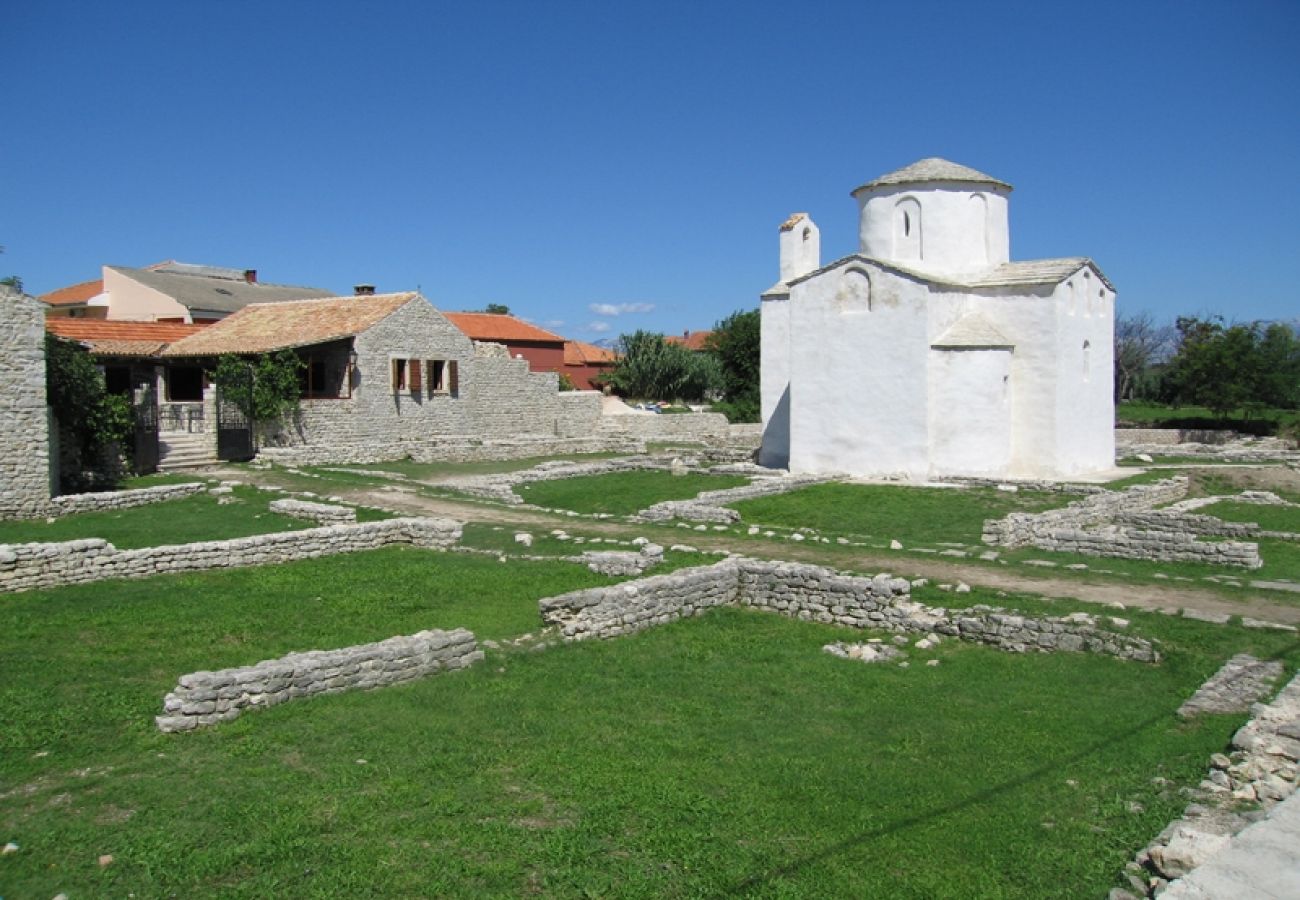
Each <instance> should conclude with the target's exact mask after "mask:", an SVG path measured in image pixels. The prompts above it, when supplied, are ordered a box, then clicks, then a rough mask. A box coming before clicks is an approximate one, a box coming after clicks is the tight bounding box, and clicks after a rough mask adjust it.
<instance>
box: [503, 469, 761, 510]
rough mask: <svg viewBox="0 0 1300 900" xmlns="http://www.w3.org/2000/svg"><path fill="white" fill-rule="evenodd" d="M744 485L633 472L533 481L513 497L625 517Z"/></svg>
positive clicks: (731, 479) (720, 478)
mask: <svg viewBox="0 0 1300 900" xmlns="http://www.w3.org/2000/svg"><path fill="white" fill-rule="evenodd" d="M748 483H749V479H748V478H743V477H741V476H739V475H701V474H698V473H694V472H692V473H689V474H686V475H673V474H672V473H671V472H653V471H636V472H614V473H611V474H609V475H590V476H587V477H583V478H559V479H556V480H554V481H536V482H533V483H532V484H521V485H520V486H519V487H517V488H515V493H517V494H518V495H519V496H520V497H523V498H524V501H525V502H526V503H531V504H533V505H534V506H543V507H546V508H548V509H570V510H573V511H574V512H580V513H610V514H613V515H624V516H626V515H631V514H632V513H635V512H638V511H640V510H642V509H645V508H646V507H647V506H652V505H653V504H655V503H659V502H660V501H662V500H686V499H688V498H690V497H694V496H696V495H697V494H700V493H702V492H704V491H720V490H723V489H724V488H732V487H739V486H740V485H742V484H748Z"/></svg>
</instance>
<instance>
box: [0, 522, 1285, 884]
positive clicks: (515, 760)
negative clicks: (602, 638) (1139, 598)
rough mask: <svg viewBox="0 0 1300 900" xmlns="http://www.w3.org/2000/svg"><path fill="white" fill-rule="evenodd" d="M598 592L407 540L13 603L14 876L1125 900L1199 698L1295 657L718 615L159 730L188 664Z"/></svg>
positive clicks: (3, 822) (6, 694)
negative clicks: (952, 636) (904, 637)
mask: <svg viewBox="0 0 1300 900" xmlns="http://www.w3.org/2000/svg"><path fill="white" fill-rule="evenodd" d="M608 581H609V579H602V578H600V577H599V576H595V575H592V574H591V573H589V572H586V571H585V570H584V569H582V568H581V567H577V566H573V565H571V564H563V563H546V562H536V563H519V562H516V563H510V564H505V565H503V564H500V563H497V562H496V561H495V560H492V559H489V558H479V557H466V556H463V555H458V554H438V553H430V552H427V551H419V550H414V549H410V548H402V549H397V548H393V549H389V550H383V551H377V552H375V553H369V554H361V555H356V556H348V557H334V558H330V559H321V560H312V561H305V562H301V563H295V564H291V565H286V566H281V567H275V568H262V569H245V570H236V571H229V572H223V573H206V574H203V575H191V576H182V577H173V578H159V579H151V580H147V581H139V582H113V583H104V584H99V585H91V586H86V587H79V588H63V589H59V590H52V591H42V592H33V593H31V594H22V595H14V596H11V597H6V598H5V600H4V603H3V604H0V717H2V718H3V721H4V722H5V728H4V729H3V730H0V836H2V837H3V839H4V840H12V841H13V842H14V843H16V844H18V845H19V846H20V848H21V849H20V851H19V852H18V853H17V854H12V855H9V856H6V857H5V858H4V860H3V861H2V862H0V885H3V888H4V895H5V896H14V897H26V896H36V897H42V896H46V897H47V896H53V895H54V894H56V893H58V892H60V891H64V892H67V893H68V894H69V896H72V897H76V896H105V895H106V896H124V895H126V894H128V893H134V894H135V895H136V896H138V897H154V896H169V895H178V896H186V897H202V896H236V897H267V896H301V897H313V896H319V897H334V896H342V895H346V896H376V897H381V896H382V897H390V896H502V897H513V896H519V895H521V894H540V895H544V896H566V897H567V896H627V897H661V896H677V897H685V896H702V895H716V894H735V895H743V896H772V897H777V896H876V897H927V898H930V897H963V898H967V897H1033V898H1038V897H1076V896H1103V895H1104V894H1105V892H1106V891H1107V890H1108V889H1109V888H1110V887H1111V886H1112V885H1113V884H1115V883H1116V879H1117V877H1118V875H1119V873H1120V871H1121V869H1122V866H1123V864H1124V862H1125V861H1127V860H1128V859H1129V858H1131V856H1132V854H1133V852H1134V851H1135V850H1136V849H1137V848H1139V847H1141V846H1142V845H1143V844H1145V843H1146V842H1147V841H1148V840H1150V838H1151V837H1152V836H1154V835H1155V834H1156V833H1157V832H1158V831H1159V830H1160V829H1161V828H1162V827H1163V826H1164V824H1165V823H1166V822H1167V821H1169V819H1170V818H1171V817H1173V816H1174V815H1175V814H1177V813H1178V812H1179V811H1180V810H1181V808H1182V806H1183V804H1184V803H1185V802H1186V798H1185V797H1184V796H1182V795H1181V794H1180V793H1179V792H1178V790H1177V787H1178V786H1180V785H1186V784H1191V783H1194V782H1196V781H1197V780H1198V779H1199V778H1200V777H1201V775H1202V774H1203V772H1204V769H1205V766H1206V763H1207V759H1208V756H1209V754H1210V753H1212V752H1214V751H1217V750H1220V749H1222V748H1223V746H1224V745H1225V742H1226V741H1227V740H1228V738H1229V737H1230V735H1231V734H1232V732H1233V730H1234V729H1235V728H1236V727H1238V725H1239V724H1240V722H1241V721H1242V719H1243V717H1214V718H1210V719H1207V720H1203V721H1200V722H1195V723H1190V724H1188V723H1182V722H1180V721H1178V720H1177V719H1176V717H1175V716H1174V715H1173V711H1174V709H1175V708H1176V707H1177V706H1178V704H1179V703H1180V702H1181V701H1182V700H1183V699H1185V697H1186V696H1187V695H1189V694H1190V693H1191V692H1192V691H1193V690H1194V689H1195V687H1196V686H1197V685H1198V684H1199V683H1200V682H1201V681H1202V680H1203V679H1204V678H1205V677H1206V676H1207V675H1208V674H1210V673H1211V672H1213V671H1214V669H1215V668H1217V666H1218V665H1219V664H1220V663H1221V662H1222V660H1223V659H1225V658H1226V657H1227V656H1229V655H1231V653H1233V652H1236V651H1237V650H1240V649H1246V648H1250V649H1253V650H1254V651H1255V652H1257V653H1260V654H1263V655H1271V654H1276V653H1278V652H1283V651H1285V652H1289V653H1290V654H1291V657H1292V659H1291V661H1292V663H1294V659H1293V657H1294V654H1295V650H1294V647H1291V644H1292V643H1293V642H1292V641H1291V639H1290V637H1289V636H1285V635H1274V634H1268V633H1260V632H1247V631H1245V630H1242V629H1231V628H1214V627H1211V626H1207V625H1204V624H1203V623H1194V622H1186V621H1177V620H1166V619H1164V618H1163V617H1157V616H1138V617H1136V618H1135V622H1134V625H1133V626H1131V627H1133V628H1142V629H1144V631H1143V633H1152V634H1156V635H1157V636H1159V637H1161V638H1162V639H1163V640H1164V645H1163V647H1162V649H1163V650H1164V651H1165V653H1166V655H1167V659H1166V661H1165V662H1164V663H1162V664H1161V665H1159V666H1144V665H1137V664H1132V663H1123V662H1120V661H1117V660H1114V659H1109V658H1100V657H1092V656H1086V655H1082V654H1060V655H1054V656H1040V655H1026V656H1016V655H1011V654H1003V653H998V652H996V651H992V650H985V649H982V648H978V647H971V646H966V645H960V644H958V643H956V642H952V641H949V642H946V643H944V644H941V645H940V647H939V648H938V649H937V650H934V651H930V652H928V653H925V654H922V653H920V652H919V651H914V658H913V664H912V666H911V667H910V668H906V669H903V668H898V667H897V666H877V667H873V666H864V665H861V664H857V663H852V662H849V661H846V660H840V659H835V658H833V657H831V656H829V655H827V654H825V653H823V652H821V649H820V648H821V645H822V644H824V643H826V642H827V641H830V640H837V639H846V638H850V639H851V638H852V637H853V636H854V635H856V634H858V633H857V632H851V631H847V630H845V629H837V628H831V627H827V626H819V625H813V624H809V623H801V622H796V621H792V620H788V619H784V618H782V617H779V616H775V615H770V614H763V613H757V612H750V611H742V610H718V611H715V612H713V613H711V614H710V615H708V616H706V617H704V618H701V619H697V620H692V621H688V622H682V623H678V624H675V625H671V626H666V627H663V628H660V629H657V630H654V631H650V632H646V633H643V634H641V635H638V636H634V637H630V638H624V639H619V640H615V641H608V642H593V643H584V644H580V645H573V646H562V647H556V648H552V649H550V650H547V651H545V652H542V653H532V652H514V653H501V652H495V653H492V654H491V655H490V657H489V660H488V661H487V663H486V664H482V665H480V666H478V667H476V668H475V669H473V670H471V671H469V672H464V673H458V674H454V675H450V676H444V677H437V678H431V679H427V680H424V681H421V682H417V683H414V684H411V685H406V686H402V687H395V688H388V689H384V690H379V691H373V692H364V693H352V694H342V695H337V696H332V697H321V698H316V699H312V700H306V701H301V702H296V703H288V704H284V705H282V706H278V707H275V708H274V709H271V710H266V711H260V712H253V713H248V714H246V715H245V716H243V717H241V718H240V719H239V720H237V721H236V722H233V723H229V724H227V725H223V726H220V727H217V728H214V729H209V730H205V731H201V732H195V733H192V734H179V735H162V734H159V733H158V732H157V731H156V730H155V729H154V727H153V725H152V716H153V715H154V714H155V713H157V712H158V710H159V708H160V704H161V697H162V694H163V693H164V692H165V691H166V690H168V689H169V688H170V687H171V686H172V684H173V683H174V681H175V679H176V677H177V676H178V675H179V674H181V673H184V672H188V671H192V670H195V669H200V668H216V667H220V666H228V665H237V664H243V663H248V662H253V661H255V660H258V659H262V658H267V657H272V656H276V655H279V654H281V653H284V652H286V651H288V650H295V649H304V648H306V647H332V646H341V645H345V644H348V643H356V642H360V641H368V640H375V639H378V638H382V637H386V636H388V635H390V634H397V633H409V632H412V631H415V630H418V629H420V628H427V627H452V626H456V625H463V626H467V627H470V628H471V629H473V630H474V631H475V632H476V633H477V634H479V636H480V637H504V636H507V635H510V634H517V633H519V632H522V631H529V630H534V629H535V628H536V626H537V612H536V600H537V598H539V597H541V596H545V595H546V594H548V593H556V592H559V591H561V590H564V589H569V588H574V587H578V586H582V585H587V584H596V583H608ZM1288 647H1291V649H1290V650H1287V648H1288ZM927 657H934V658H938V659H940V660H941V664H940V665H939V666H938V667H936V668H930V667H927V666H925V665H922V661H923V659H925V658H927ZM1158 777H1159V778H1168V779H1171V780H1172V781H1173V782H1174V784H1173V785H1167V786H1162V785H1161V784H1158V783H1154V782H1153V779H1155V778H1158ZM1131 804H1137V805H1136V806H1133V805H1131ZM101 854H111V855H112V856H113V862H112V864H111V865H108V866H106V867H102V868H101V867H100V866H99V865H97V863H96V860H97V858H98V857H99V856H100V855H101Z"/></svg>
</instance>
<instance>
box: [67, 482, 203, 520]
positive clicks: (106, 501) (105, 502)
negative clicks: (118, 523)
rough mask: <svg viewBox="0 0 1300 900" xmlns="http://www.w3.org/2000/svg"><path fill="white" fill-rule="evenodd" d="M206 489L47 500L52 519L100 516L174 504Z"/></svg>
mask: <svg viewBox="0 0 1300 900" xmlns="http://www.w3.org/2000/svg"><path fill="white" fill-rule="evenodd" d="M206 489H207V485H206V484H204V483H203V482H201V481H190V482H186V483H185V484H160V485H157V486H155V487H147V488H137V489H135V490H131V491H96V492H94V493H91V494H63V495H62V496H59V497H51V498H50V506H51V510H50V511H51V513H52V514H53V515H56V516H70V515H73V514H74V513H85V512H101V511H103V510H106V509H130V508H131V507H133V506H147V505H149V504H150V503H162V502H163V501H165V500H177V499H179V498H181V497H189V496H191V495H193V494H198V493H202V492H203V491H204V490H206Z"/></svg>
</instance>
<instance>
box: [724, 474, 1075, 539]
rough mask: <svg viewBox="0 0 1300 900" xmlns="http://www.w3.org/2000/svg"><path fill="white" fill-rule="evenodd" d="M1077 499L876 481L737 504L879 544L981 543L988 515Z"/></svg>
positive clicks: (750, 512)
mask: <svg viewBox="0 0 1300 900" xmlns="http://www.w3.org/2000/svg"><path fill="white" fill-rule="evenodd" d="M1077 499H1079V498H1078V497H1077V496H1075V495H1073V494H1056V493H1045V492H1041V491H1025V490H1022V491H1016V492H1014V493H1013V492H1009V491H999V490H996V489H994V488H922V487H903V486H894V485H875V484H814V485H811V486H809V487H805V488H801V489H799V490H797V491H791V492H789V493H786V494H778V495H776V496H773V497H759V498H757V499H754V500H744V501H741V502H739V503H733V504H731V506H733V507H735V508H736V509H737V510H739V512H740V516H741V519H742V521H744V522H745V523H747V524H754V525H760V526H762V525H776V526H781V527H784V528H815V529H817V530H818V531H822V532H826V533H828V534H833V535H841V536H844V537H854V536H856V537H859V538H870V539H873V540H874V541H876V542H879V543H887V542H888V541H890V540H898V541H901V542H902V543H904V544H908V543H922V544H925V545H927V546H934V544H935V543H936V542H960V543H966V544H978V543H979V542H980V532H981V531H982V529H983V526H984V520H985V519H994V518H1001V517H1002V516H1005V515H1006V514H1007V513H1009V512H1016V511H1024V512H1038V511H1040V510H1044V509H1051V508H1053V507H1058V506H1064V505H1065V504H1067V503H1069V502H1070V501H1071V500H1077Z"/></svg>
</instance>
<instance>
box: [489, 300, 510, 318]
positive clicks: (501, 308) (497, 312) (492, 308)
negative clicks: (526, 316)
mask: <svg viewBox="0 0 1300 900" xmlns="http://www.w3.org/2000/svg"><path fill="white" fill-rule="evenodd" d="M483 312H485V313H491V314H492V315H494V316H508V315H510V307H508V306H506V305H505V304H504V303H489V304H488V305H487V309H485V310H483Z"/></svg>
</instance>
